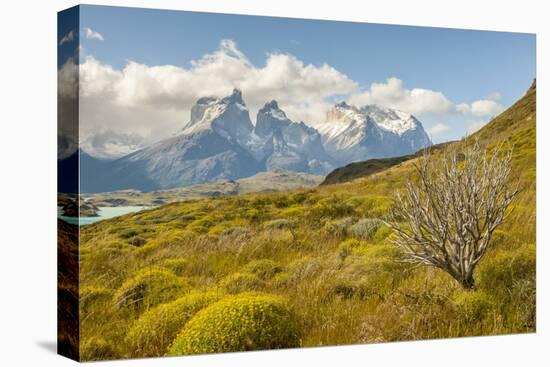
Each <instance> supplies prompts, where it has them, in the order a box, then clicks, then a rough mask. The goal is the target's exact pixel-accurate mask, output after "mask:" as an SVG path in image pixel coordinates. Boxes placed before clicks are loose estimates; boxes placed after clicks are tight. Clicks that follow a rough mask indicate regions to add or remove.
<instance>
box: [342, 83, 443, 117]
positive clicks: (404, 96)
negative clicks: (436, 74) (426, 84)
mask: <svg viewBox="0 0 550 367" xmlns="http://www.w3.org/2000/svg"><path fill="white" fill-rule="evenodd" d="M350 102H351V103H352V104H356V105H365V104H376V105H379V106H383V107H389V108H394V109H398V110H402V111H405V112H408V113H412V114H415V115H421V114H424V113H440V114H441V113H448V112H450V111H452V107H453V103H452V102H451V101H450V100H449V99H448V98H447V97H446V96H445V95H444V94H443V93H441V92H438V91H434V90H431V89H424V88H413V89H406V88H404V87H403V81H402V80H401V79H398V78H389V79H387V80H386V81H385V82H384V83H373V84H371V86H370V88H369V89H368V90H366V91H364V92H362V93H359V94H355V95H353V96H351V98H350Z"/></svg>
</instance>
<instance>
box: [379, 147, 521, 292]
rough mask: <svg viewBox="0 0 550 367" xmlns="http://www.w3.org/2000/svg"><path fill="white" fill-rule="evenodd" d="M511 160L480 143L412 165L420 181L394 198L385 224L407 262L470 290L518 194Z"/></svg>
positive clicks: (429, 156) (426, 156)
mask: <svg viewBox="0 0 550 367" xmlns="http://www.w3.org/2000/svg"><path fill="white" fill-rule="evenodd" d="M511 160H512V150H511V149H504V148H503V147H502V146H500V147H499V148H496V149H494V150H493V151H492V153H490V152H489V151H488V150H487V149H485V148H483V147H482V146H481V145H480V143H479V141H475V143H474V144H472V145H471V146H469V147H466V148H465V149H464V150H463V151H462V152H460V151H459V150H457V149H454V150H451V151H450V152H448V153H446V154H444V155H443V157H442V158H440V159H435V158H434V155H433V153H432V154H430V153H429V152H428V151H426V153H425V154H424V157H423V158H421V159H420V162H418V163H417V164H415V168H416V173H417V174H418V181H417V182H415V183H413V182H411V181H408V182H407V184H406V187H405V190H404V191H403V192H399V193H397V194H396V195H395V204H394V205H393V206H392V209H391V211H390V215H389V218H388V220H387V221H386V222H387V224H388V225H389V226H390V227H391V228H392V229H393V230H394V231H395V234H396V236H393V239H392V240H391V241H392V242H393V243H394V244H396V245H397V246H398V247H399V248H400V249H402V250H403V252H404V255H405V261H408V262H411V263H416V264H421V265H428V266H434V267H436V268H439V269H442V270H444V271H446V272H447V273H449V274H450V275H451V276H452V277H453V278H454V279H456V280H457V281H458V282H459V283H460V284H461V285H462V286H463V287H464V288H466V289H473V288H474V286H475V283H474V277H473V272H474V268H475V266H476V265H477V264H478V262H479V260H480V259H481V258H482V257H483V255H484V254H485V252H486V250H487V247H488V245H489V242H490V240H491V236H492V234H493V232H494V231H495V229H496V228H497V227H498V226H499V225H500V224H501V223H502V222H503V220H504V219H505V217H506V213H507V210H506V209H507V208H508V206H509V205H510V203H511V202H512V200H513V198H514V197H515V196H516V194H517V193H518V187H517V185H516V186H515V187H513V186H512V184H511V183H510V173H511Z"/></svg>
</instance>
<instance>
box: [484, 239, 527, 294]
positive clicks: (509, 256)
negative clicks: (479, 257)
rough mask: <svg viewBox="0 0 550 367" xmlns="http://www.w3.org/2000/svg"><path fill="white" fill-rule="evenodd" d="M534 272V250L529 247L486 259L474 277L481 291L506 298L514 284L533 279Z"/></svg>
mask: <svg viewBox="0 0 550 367" xmlns="http://www.w3.org/2000/svg"><path fill="white" fill-rule="evenodd" d="M535 272H536V250H535V246H534V245H533V246H531V245H530V246H527V248H520V249H518V250H516V251H513V252H504V253H500V254H498V255H496V256H494V257H488V258H486V259H485V261H483V262H481V263H480V264H479V266H478V269H477V272H476V277H477V283H478V285H479V287H480V288H481V289H483V290H486V291H487V292H488V293H498V294H499V295H501V296H506V295H508V294H509V293H510V290H511V289H512V288H513V287H514V284H515V283H516V282H518V281H521V280H523V279H534V278H535Z"/></svg>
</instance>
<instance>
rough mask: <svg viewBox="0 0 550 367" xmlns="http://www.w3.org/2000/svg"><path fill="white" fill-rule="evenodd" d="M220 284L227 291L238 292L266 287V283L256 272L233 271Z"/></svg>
mask: <svg viewBox="0 0 550 367" xmlns="http://www.w3.org/2000/svg"><path fill="white" fill-rule="evenodd" d="M219 286H220V288H222V289H223V290H225V291H226V292H227V293H231V294H236V293H241V292H246V291H258V290H261V289H263V288H264V287H265V283H264V282H263V281H262V280H261V279H260V278H258V277H257V276H256V275H255V274H251V273H233V274H230V275H228V276H226V277H225V278H223V279H222V280H221V281H220V282H219Z"/></svg>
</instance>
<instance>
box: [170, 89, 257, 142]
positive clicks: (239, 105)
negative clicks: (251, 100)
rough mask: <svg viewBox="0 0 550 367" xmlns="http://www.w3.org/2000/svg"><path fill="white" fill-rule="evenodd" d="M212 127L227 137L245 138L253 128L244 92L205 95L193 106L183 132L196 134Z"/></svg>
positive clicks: (235, 91)
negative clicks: (219, 96) (225, 94)
mask: <svg viewBox="0 0 550 367" xmlns="http://www.w3.org/2000/svg"><path fill="white" fill-rule="evenodd" d="M205 129H212V130H214V131H216V132H217V133H218V134H220V135H221V136H223V137H225V138H231V139H235V140H243V139H245V138H246V136H247V135H249V134H250V132H251V131H252V129H253V126H252V122H251V121H250V116H249V112H248V108H247V107H246V105H245V103H244V101H243V98H242V92H241V91H240V90H239V89H233V92H232V93H231V94H230V95H228V96H226V97H223V98H215V97H203V98H200V99H198V100H197V103H196V104H195V105H194V106H193V107H192V108H191V119H190V120H189V122H188V123H187V124H185V126H184V127H183V129H182V132H181V134H184V135H188V134H194V133H196V132H199V131H201V130H205Z"/></svg>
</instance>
